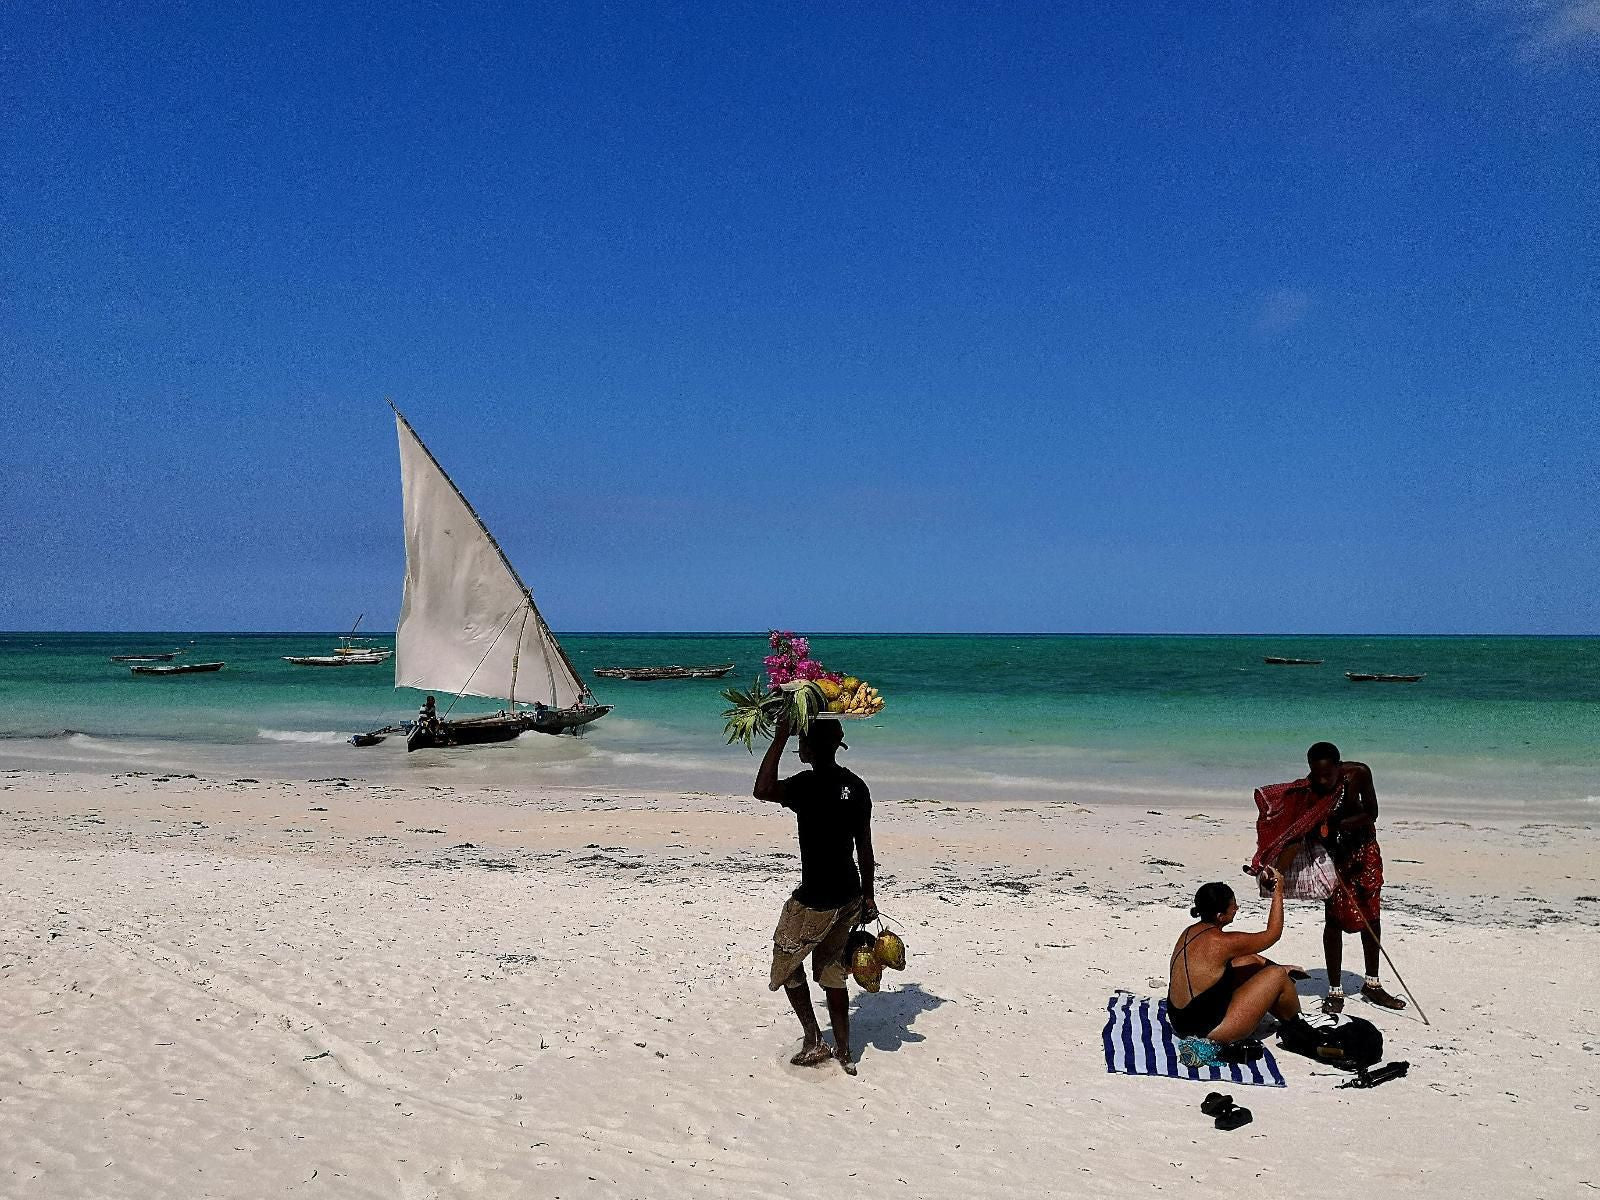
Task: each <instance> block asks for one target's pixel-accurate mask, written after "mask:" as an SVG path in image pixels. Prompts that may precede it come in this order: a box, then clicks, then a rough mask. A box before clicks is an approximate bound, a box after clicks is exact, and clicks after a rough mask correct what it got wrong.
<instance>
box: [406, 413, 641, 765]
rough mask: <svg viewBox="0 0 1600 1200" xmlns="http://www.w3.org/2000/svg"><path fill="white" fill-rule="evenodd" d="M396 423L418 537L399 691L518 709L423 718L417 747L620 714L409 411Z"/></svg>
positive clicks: (411, 541)
mask: <svg viewBox="0 0 1600 1200" xmlns="http://www.w3.org/2000/svg"><path fill="white" fill-rule="evenodd" d="M390 407H391V408H393V407H394V406H393V405H392V404H391V405H390ZM394 417H395V428H396V432H397V433H398V435H399V438H400V486H401V491H402V493H403V496H404V509H405V534H406V581H405V591H404V593H403V595H402V597H401V600H400V624H399V626H398V628H397V629H396V631H395V654H394V685H395V687H406V688H416V689H418V690H420V691H425V692H440V693H449V694H450V695H453V696H455V697H457V698H460V697H461V696H484V697H488V698H490V699H495V700H504V701H505V702H506V708H504V709H502V710H501V711H500V712H498V713H492V714H490V715H488V716H481V717H466V718H461V719H458V720H451V719H450V717H449V711H450V710H449V708H448V707H446V708H445V709H444V712H443V713H442V714H440V715H438V716H436V717H435V716H432V715H427V716H421V717H419V718H418V720H417V721H416V722H414V723H413V724H412V726H411V728H410V729H409V731H408V733H407V738H406V749H407V750H408V751H410V750H420V749H422V748H424V747H429V746H470V745H476V744H479V743H483V742H503V741H508V740H509V739H511V738H514V737H516V736H518V735H519V734H521V733H524V732H526V731H527V730H530V729H531V730H534V731H536V732H538V733H551V734H555V733H564V732H566V731H568V730H576V729H578V728H581V727H582V726H584V725H587V724H589V723H590V722H591V721H597V720H599V719H600V718H601V717H603V716H605V715H606V714H607V713H608V712H610V711H611V709H612V707H613V706H612V705H609V704H596V703H595V702H594V697H593V696H592V695H591V694H590V692H589V688H588V686H587V685H585V684H584V682H583V681H582V680H581V679H579V678H578V672H577V671H576V670H574V669H573V666H572V662H571V660H570V659H568V658H567V653H566V651H565V650H563V649H562V648H561V643H560V642H558V641H556V637H555V634H553V633H551V632H550V626H549V625H547V624H545V620H544V617H543V616H542V615H541V614H540V612H539V606H538V605H536V604H535V603H534V602H533V593H532V592H531V591H529V590H528V585H527V584H525V583H523V582H522V577H521V576H520V575H518V574H517V570H516V568H515V567H513V566H512V565H511V560H510V559H508V558H507V557H506V555H505V551H503V550H501V549H500V543H498V542H496V541H495V540H494V535H493V534H491V533H490V532H489V529H488V527H487V526H486V525H484V523H483V520H482V519H481V518H480V517H479V516H478V514H477V513H476V512H474V511H473V508H472V505H470V504H469V503H467V498H466V497H465V496H463V495H462V494H461V489H460V488H458V487H456V485H455V483H454V482H453V481H452V480H451V478H450V476H449V475H447V474H446V473H445V470H444V468H443V467H441V466H440V465H439V460H438V459H436V458H434V457H433V454H432V453H431V452H430V451H429V450H428V448H427V446H425V445H423V443H422V439H421V438H420V437H418V436H417V431H416V430H415V429H413V428H411V423H410V422H409V421H407V420H406V419H405V417H404V416H403V415H402V414H401V412H400V410H399V409H398V408H395V410H394ZM519 704H521V705H529V704H531V706H532V707H531V708H519V707H518V706H519Z"/></svg>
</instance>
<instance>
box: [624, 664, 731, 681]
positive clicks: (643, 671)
mask: <svg viewBox="0 0 1600 1200" xmlns="http://www.w3.org/2000/svg"><path fill="white" fill-rule="evenodd" d="M731 670H733V664H732V663H717V664H715V665H714V666H709V667H677V666H673V667H596V668H595V669H594V673H595V675H597V676H598V677H599V678H601V679H631V680H634V681H635V682H638V683H645V682H649V681H653V680H657V679H721V678H722V677H723V676H724V675H726V674H727V673H728V672H729V671H731Z"/></svg>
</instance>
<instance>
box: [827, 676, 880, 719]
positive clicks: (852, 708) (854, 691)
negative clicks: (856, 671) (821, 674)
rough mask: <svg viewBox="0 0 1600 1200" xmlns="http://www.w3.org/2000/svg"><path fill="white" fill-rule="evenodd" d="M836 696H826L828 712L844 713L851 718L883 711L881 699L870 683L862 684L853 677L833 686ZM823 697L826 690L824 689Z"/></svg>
mask: <svg viewBox="0 0 1600 1200" xmlns="http://www.w3.org/2000/svg"><path fill="white" fill-rule="evenodd" d="M834 686H835V687H836V688H837V689H838V690H837V694H835V695H830V696H828V711H829V712H831V713H845V714H846V715H848V716H852V717H871V716H875V715H876V714H877V713H879V712H881V711H882V710H883V697H882V696H880V695H878V689H877V688H875V687H873V686H872V685H871V684H870V683H863V682H862V681H861V680H859V679H857V678H856V677H855V676H854V675H847V676H846V677H845V678H844V679H842V680H840V681H839V683H837V684H836V685H834ZM823 694H824V695H828V689H826V688H824V690H823Z"/></svg>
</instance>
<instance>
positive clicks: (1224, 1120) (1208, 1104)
mask: <svg viewBox="0 0 1600 1200" xmlns="http://www.w3.org/2000/svg"><path fill="white" fill-rule="evenodd" d="M1200 1111H1201V1112H1203V1113H1205V1115H1206V1116H1208V1117H1214V1118H1215V1119H1216V1120H1215V1124H1216V1127H1217V1128H1218V1129H1237V1128H1239V1126H1241V1125H1248V1124H1250V1122H1251V1121H1253V1120H1254V1119H1255V1118H1254V1117H1252V1116H1251V1115H1250V1110H1249V1109H1248V1108H1241V1107H1239V1105H1237V1104H1235V1103H1234V1102H1233V1097H1232V1096H1225V1095H1223V1094H1222V1093H1221V1092H1212V1093H1211V1094H1210V1095H1208V1096H1207V1097H1206V1098H1205V1099H1204V1100H1202V1101H1201V1102H1200Z"/></svg>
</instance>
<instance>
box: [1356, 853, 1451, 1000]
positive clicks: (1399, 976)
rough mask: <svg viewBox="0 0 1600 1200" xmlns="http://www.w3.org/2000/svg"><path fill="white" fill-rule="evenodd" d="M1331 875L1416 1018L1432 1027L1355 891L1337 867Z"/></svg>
mask: <svg viewBox="0 0 1600 1200" xmlns="http://www.w3.org/2000/svg"><path fill="white" fill-rule="evenodd" d="M1333 875H1334V878H1335V879H1337V880H1338V881H1339V886H1340V887H1342V888H1343V889H1344V890H1345V891H1347V892H1349V893H1350V903H1351V904H1352V905H1354V906H1355V910H1356V916H1358V917H1360V918H1361V924H1362V926H1363V927H1364V928H1365V929H1366V931H1367V932H1368V933H1370V934H1371V935H1372V940H1373V942H1375V943H1376V944H1377V947H1378V953H1379V954H1381V955H1383V961H1384V962H1386V963H1388V964H1389V970H1391V971H1393V972H1394V977H1395V979H1396V980H1397V981H1398V982H1399V984H1400V990H1401V991H1402V992H1404V993H1405V994H1406V998H1407V999H1408V1000H1410V1001H1411V1003H1412V1005H1413V1006H1414V1007H1415V1008H1416V1010H1417V1016H1419V1017H1421V1018H1422V1023H1423V1024H1424V1025H1432V1024H1433V1022H1432V1021H1430V1020H1428V1014H1427V1013H1425V1012H1423V1011H1422V1005H1420V1004H1418V1003H1417V998H1416V997H1415V996H1413V995H1412V994H1411V989H1410V988H1408V987H1407V986H1406V980H1405V976H1403V975H1402V974H1400V968H1399V967H1397V966H1395V965H1394V959H1392V958H1390V957H1389V952H1388V951H1387V950H1385V949H1384V948H1383V939H1382V938H1380V937H1379V936H1378V933H1377V931H1376V930H1375V929H1373V928H1372V922H1371V921H1368V920H1367V914H1366V913H1364V912H1362V911H1361V902H1360V900H1359V899H1358V898H1357V896H1356V893H1355V889H1354V888H1352V887H1351V886H1350V885H1349V884H1348V883H1346V882H1345V881H1344V876H1343V875H1341V874H1339V868H1338V867H1337V866H1334V868H1333Z"/></svg>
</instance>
